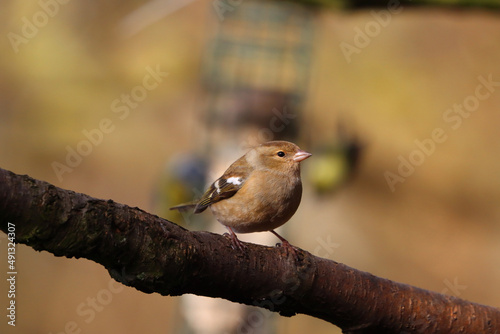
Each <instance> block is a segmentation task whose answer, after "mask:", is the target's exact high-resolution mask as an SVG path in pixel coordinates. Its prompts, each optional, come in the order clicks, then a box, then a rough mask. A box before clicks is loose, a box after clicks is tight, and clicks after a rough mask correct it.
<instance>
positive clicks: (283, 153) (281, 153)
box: [276, 151, 285, 158]
mask: <svg viewBox="0 0 500 334" xmlns="http://www.w3.org/2000/svg"><path fill="white" fill-rule="evenodd" d="M276 154H277V155H278V157H280V158H283V157H284V156H285V152H283V151H278V153H276Z"/></svg>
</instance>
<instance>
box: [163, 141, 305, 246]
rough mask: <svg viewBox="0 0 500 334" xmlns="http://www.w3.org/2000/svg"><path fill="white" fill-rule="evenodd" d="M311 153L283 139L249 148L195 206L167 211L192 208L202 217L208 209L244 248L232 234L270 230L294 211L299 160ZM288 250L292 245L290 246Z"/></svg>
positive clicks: (297, 198)
mask: <svg viewBox="0 0 500 334" xmlns="http://www.w3.org/2000/svg"><path fill="white" fill-rule="evenodd" d="M310 156H311V153H308V152H306V151H303V150H301V149H300V148H299V147H298V146H297V145H295V144H293V143H290V142H286V141H270V142H267V143H264V144H262V145H259V146H257V147H254V148H252V149H251V150H250V151H248V152H247V153H246V154H245V155H243V156H242V157H241V158H239V159H238V160H236V161H235V162H234V163H233V164H232V165H231V166H229V168H228V169H227V170H226V171H225V172H224V174H223V175H222V176H221V177H220V178H218V179H217V180H216V181H215V182H214V183H212V185H211V186H210V187H209V188H208V190H207V191H206V192H205V194H204V195H203V196H202V197H201V199H200V200H199V201H197V202H195V203H189V204H181V205H178V206H174V207H172V208H171V209H176V210H183V209H189V208H194V213H201V212H203V211H204V210H205V209H206V208H208V207H210V209H211V211H212V214H213V215H214V216H215V218H216V219H217V220H218V221H219V222H220V223H221V224H222V225H224V226H226V227H227V229H228V230H229V232H230V236H231V240H232V243H233V246H234V247H236V248H239V249H243V248H244V247H243V245H242V244H241V242H240V240H239V239H238V237H236V234H235V233H234V232H238V233H250V232H261V231H271V233H273V234H274V235H276V236H277V237H278V238H279V239H280V240H281V241H282V243H283V246H285V247H287V248H290V247H292V246H291V245H290V243H289V242H288V241H287V240H285V238H283V237H281V236H280V235H279V234H278V233H276V232H275V231H274V229H275V228H277V227H279V226H281V225H283V224H284V223H286V222H287V221H288V220H289V219H290V218H291V217H292V216H293V214H294V213H295V211H297V208H298V207H299V204H300V199H301V196H302V182H301V180H300V164H299V163H300V162H301V161H303V160H305V159H307V158H309V157H310ZM292 248H293V247H292Z"/></svg>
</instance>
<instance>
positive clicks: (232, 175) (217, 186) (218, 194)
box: [194, 164, 251, 213]
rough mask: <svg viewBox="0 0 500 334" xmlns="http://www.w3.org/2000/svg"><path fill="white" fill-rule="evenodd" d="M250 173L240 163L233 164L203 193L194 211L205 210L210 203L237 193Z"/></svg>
mask: <svg viewBox="0 0 500 334" xmlns="http://www.w3.org/2000/svg"><path fill="white" fill-rule="evenodd" d="M250 173H251V172H250V171H249V169H248V168H244V167H242V166H239V165H238V164H233V165H231V166H230V167H229V168H228V169H227V170H226V172H225V173H224V175H222V176H221V177H220V178H218V179H217V180H216V181H215V182H214V183H212V185H211V186H210V187H209V188H208V190H207V191H206V192H205V194H203V196H202V197H201V199H200V201H199V202H198V204H197V205H196V207H195V208H194V213H200V212H203V211H204V210H205V209H206V208H207V207H209V206H210V205H212V204H214V203H216V202H219V201H221V200H223V199H226V198H229V197H231V196H233V195H234V194H236V192H237V191H238V190H240V189H241V187H242V186H243V184H244V183H245V181H246V180H247V179H248V177H249V176H250Z"/></svg>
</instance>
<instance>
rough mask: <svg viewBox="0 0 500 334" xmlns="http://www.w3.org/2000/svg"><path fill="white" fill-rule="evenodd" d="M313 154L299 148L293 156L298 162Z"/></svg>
mask: <svg viewBox="0 0 500 334" xmlns="http://www.w3.org/2000/svg"><path fill="white" fill-rule="evenodd" d="M311 155H312V154H311V153H309V152H306V151H302V150H299V151H298V152H297V153H295V155H294V156H293V161H296V162H301V161H302V160H306V159H307V158H309V157H310V156H311Z"/></svg>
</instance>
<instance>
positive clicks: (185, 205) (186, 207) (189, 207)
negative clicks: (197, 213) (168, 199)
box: [170, 202, 197, 212]
mask: <svg viewBox="0 0 500 334" xmlns="http://www.w3.org/2000/svg"><path fill="white" fill-rule="evenodd" d="M196 204H197V202H191V203H183V204H179V205H176V206H173V207H171V208H170V210H178V211H182V212H186V211H189V210H194V208H195V207H196Z"/></svg>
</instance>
